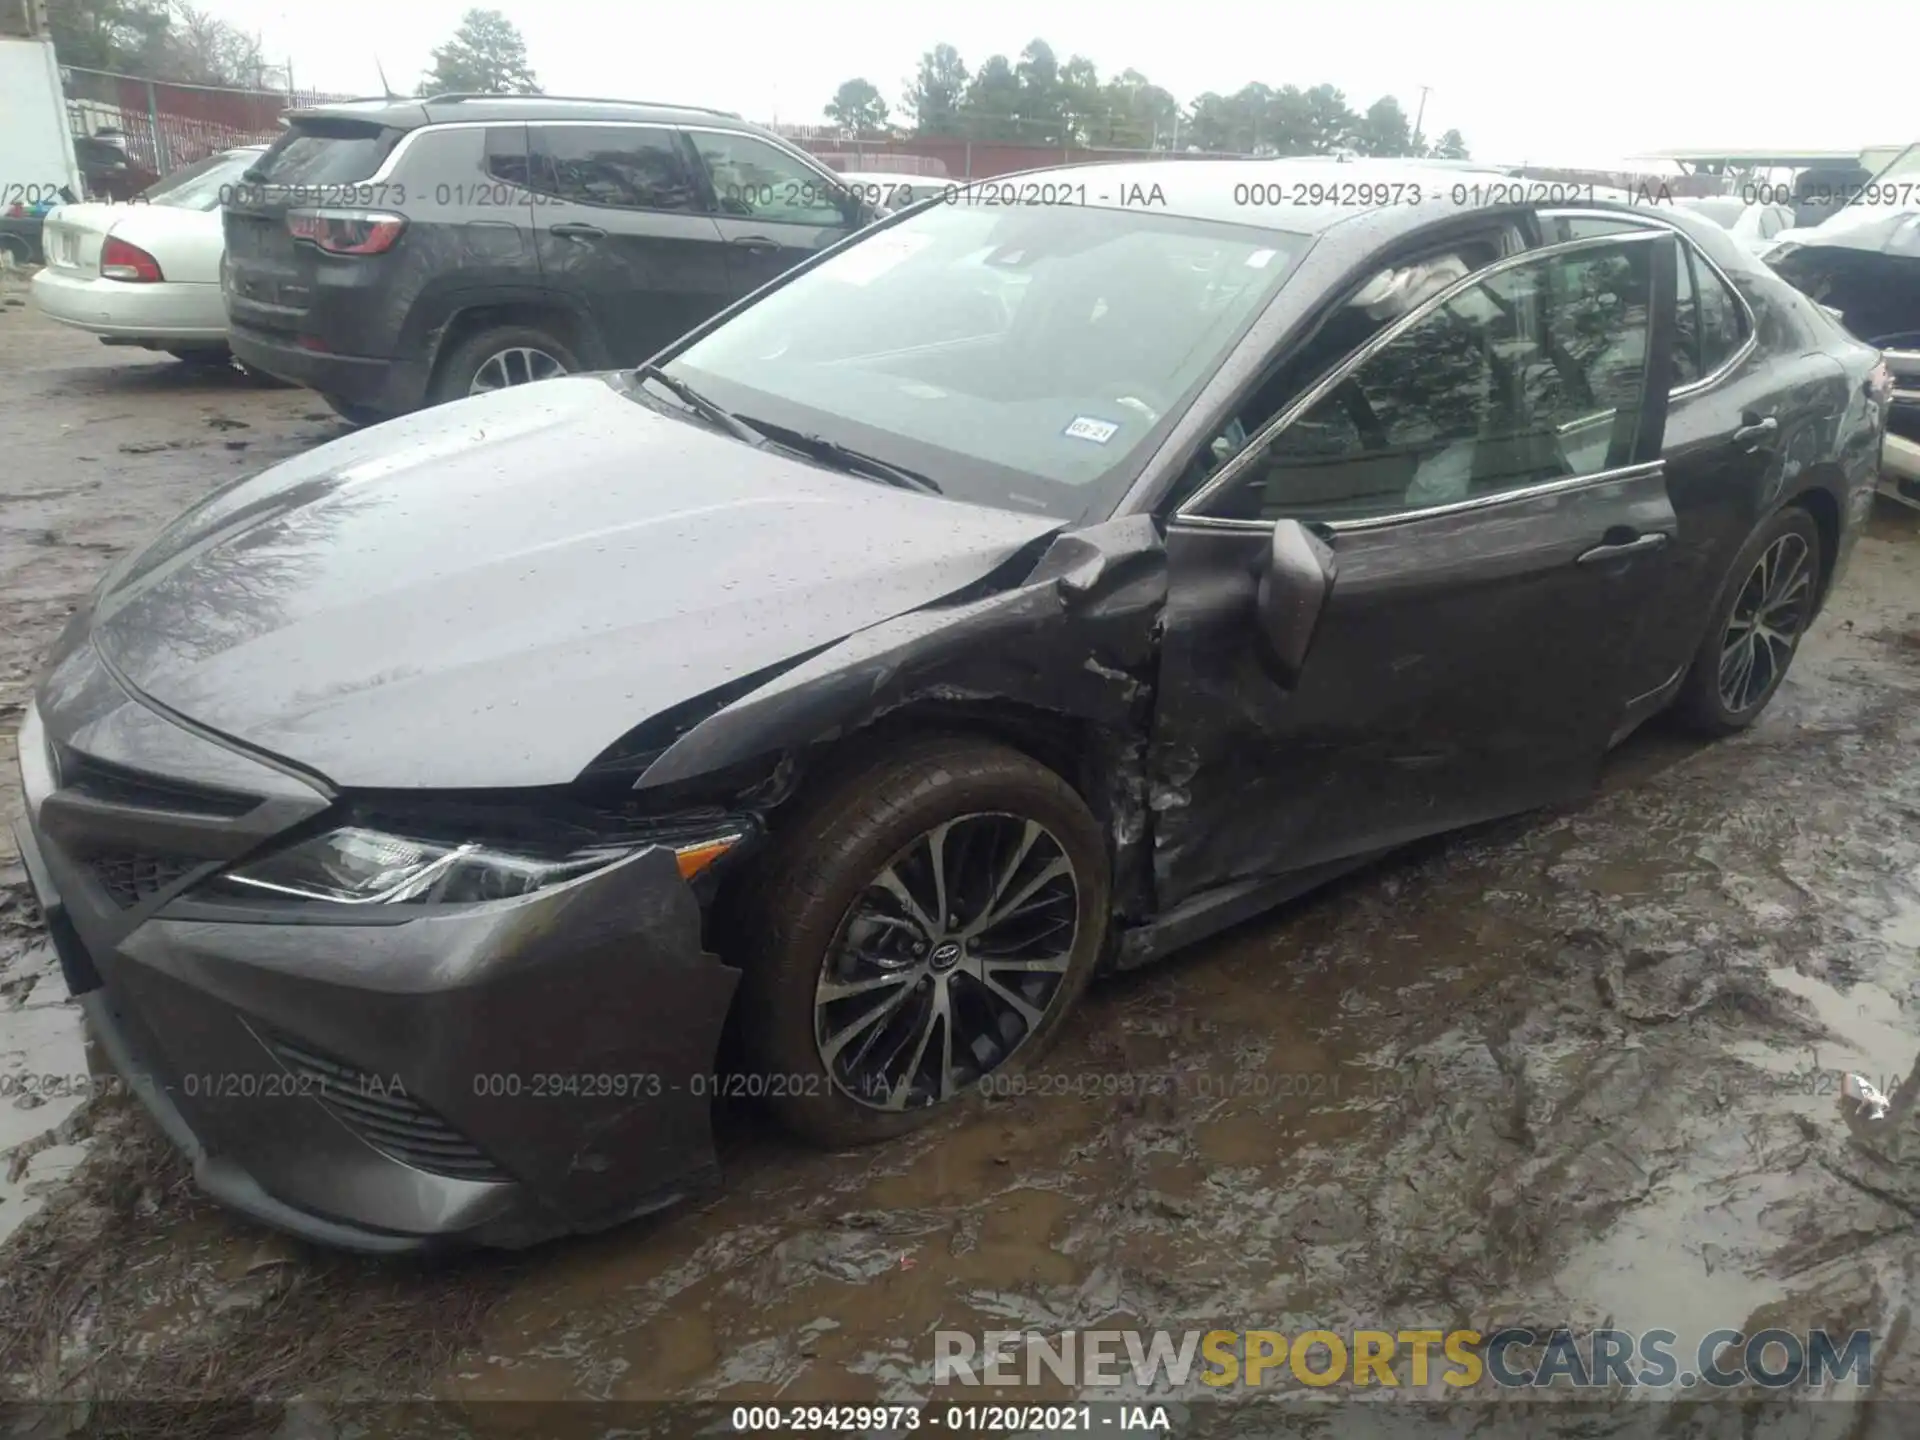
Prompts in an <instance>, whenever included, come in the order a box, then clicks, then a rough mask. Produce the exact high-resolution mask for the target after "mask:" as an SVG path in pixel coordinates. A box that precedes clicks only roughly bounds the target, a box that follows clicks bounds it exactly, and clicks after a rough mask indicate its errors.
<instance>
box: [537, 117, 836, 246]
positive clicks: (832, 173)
mask: <svg viewBox="0 0 1920 1440" xmlns="http://www.w3.org/2000/svg"><path fill="white" fill-rule="evenodd" d="M528 123H532V122H528ZM674 128H675V129H676V130H684V131H686V132H688V133H689V134H700V135H737V136H739V137H740V138H741V139H742V140H757V141H759V142H760V143H761V144H762V145H766V146H769V147H770V148H772V149H774V150H778V151H780V152H781V153H782V154H783V155H789V156H792V157H793V158H794V159H796V160H798V161H799V162H800V163H801V165H802V166H803V167H804V168H806V169H808V170H811V171H813V173H814V174H816V175H823V176H825V177H826V178H827V179H829V180H831V181H833V182H834V183H835V184H836V185H839V184H840V172H839V171H837V170H829V169H828V168H827V167H826V166H824V165H822V164H821V163H820V162H819V161H817V160H815V159H814V158H813V156H811V155H809V154H808V153H807V152H806V151H804V150H802V149H800V148H799V147H798V146H797V145H789V144H787V143H786V142H785V141H784V140H778V139H775V138H773V137H771V136H767V135H756V134H754V133H753V132H752V131H751V130H741V129H737V128H729V127H728V126H725V125H676V126H675V127H674ZM840 188H841V189H842V190H845V189H846V188H847V187H846V186H845V185H840ZM848 193H852V192H851V191H849V192H848ZM773 223H776V224H785V225H804V224H806V223H807V222H806V221H804V220H785V221H776V222H773Z"/></svg>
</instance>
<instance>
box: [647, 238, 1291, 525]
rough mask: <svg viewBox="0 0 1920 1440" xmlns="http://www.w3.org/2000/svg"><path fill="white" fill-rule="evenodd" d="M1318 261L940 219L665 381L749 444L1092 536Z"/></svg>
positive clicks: (1237, 245) (836, 265) (819, 272)
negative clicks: (1249, 334) (838, 461)
mask: <svg viewBox="0 0 1920 1440" xmlns="http://www.w3.org/2000/svg"><path fill="white" fill-rule="evenodd" d="M1308 243H1309V240H1308V237H1306V236H1302V235H1294V234H1286V233H1281V232H1277V231H1271V230H1261V229H1255V228H1253V227H1250V226H1245V225H1238V224H1225V223H1220V222H1217V221H1201V220H1189V219H1184V218H1180V217H1176V216H1171V215H1167V214H1164V213H1159V212H1153V211H1146V210H1133V209H1128V210H1109V209H1097V208H1090V207H1087V206H1082V205H1051V206H1048V205H1042V206H1023V207H1021V208H1019V209H1009V208H1007V207H1006V206H1005V205H994V204H988V203H961V204H936V205H934V206H933V207H932V208H930V209H927V210H923V211H921V212H919V213H917V214H912V215H909V216H908V217H907V218H906V219H904V220H902V221H900V222H899V223H897V224H894V225H890V226H887V227H885V228H883V229H879V230H875V231H872V232H870V233H869V234H868V236H867V238H865V239H863V240H861V241H859V242H857V243H855V244H854V245H851V246H849V247H848V248H847V249H845V250H843V251H841V252H840V253H839V254H838V255H836V256H834V257H833V258H832V259H830V260H828V261H826V262H825V263H824V264H822V265H820V266H818V267H816V268H815V269H813V270H811V271H809V272H807V273H806V274H804V275H801V276H798V277H796V278H795V279H794V280H793V281H791V282H790V283H789V284H787V285H785V286H783V287H782V288H781V289H779V290H776V291H774V292H773V293H772V294H770V295H768V296H767V297H766V298H765V299H764V300H762V301H760V302H759V303H758V304H756V305H754V306H752V307H750V308H749V309H747V310H745V311H743V312H741V314H740V315H739V316H737V317H736V318H734V319H733V320H731V321H729V322H728V323H726V324H725V325H723V326H721V327H720V328H719V329H718V330H715V331H714V332H713V333H711V334H710V335H707V336H706V337H704V338H703V339H701V340H699V341H697V342H695V343H694V344H693V345H692V346H690V347H689V348H688V349H687V350H686V351H684V352H683V353H682V354H681V355H679V356H678V357H677V358H676V359H674V360H673V361H672V362H671V363H670V364H669V366H668V367H667V368H668V369H669V370H670V371H671V372H672V373H674V374H676V375H678V376H679V377H681V378H682V379H684V380H685V381H686V382H687V383H689V384H691V385H693V386H695V387H697V388H698V389H700V390H701V391H703V392H705V393H706V394H707V395H709V396H710V397H711V398H713V399H714V400H717V401H718V402H719V403H720V404H722V405H724V406H726V407H727V408H728V409H730V410H733V411H735V412H737V413H738V414H739V415H740V416H741V418H743V419H745V420H746V421H747V422H748V423H749V424H751V423H754V422H756V421H761V422H765V423H767V424H769V425H772V426H777V427H784V428H785V429H788V430H797V431H800V432H803V433H806V434H809V435H819V436H822V437H824V438H826V439H829V440H832V441H835V442H837V443H839V444H841V445H845V446H850V447H853V448H856V449H859V450H862V451H864V452H866V453H868V454H871V455H875V456H878V457H879V458H882V459H885V460H887V461H890V462H891V463H893V464H895V465H900V466H905V467H908V468H910V469H913V470H917V471H919V472H921V473H922V474H925V475H927V476H929V477H931V478H932V479H933V480H934V481H935V482H936V483H937V484H938V485H939V486H940V487H941V489H942V490H943V491H944V492H945V493H946V494H947V495H949V496H951V497H953V498H956V499H960V500H968V501H972V502H975V503H978V504H984V505H996V506H1000V507H1003V508H1007V509H1016V510H1029V511H1039V512H1041V513H1044V514H1048V515H1055V516H1059V517H1061V518H1064V519H1069V520H1077V519H1081V518H1084V517H1087V516H1090V515H1095V514H1104V513H1105V511H1106V509H1107V508H1110V507H1111V505H1112V504H1113V502H1114V501H1116V500H1117V499H1118V497H1119V494H1120V493H1121V492H1122V491H1123V490H1124V487H1125V485H1126V483H1127V482H1128V481H1130V480H1131V478H1132V474H1133V472H1135V471H1137V468H1138V466H1139V465H1141V464H1143V463H1144V462H1145V460H1146V457H1147V456H1148V455H1149V454H1151V450H1150V449H1149V448H1147V442H1148V440H1149V438H1150V437H1152V438H1157V437H1158V436H1159V435H1160V434H1161V433H1163V432H1164V429H1165V428H1166V427H1169V426H1171V424H1172V423H1173V421H1174V420H1175V419H1177V418H1178V416H1179V414H1180V413H1181V411H1182V410H1183V409H1184V407H1185V405H1186V404H1187V403H1188V401H1189V400H1190V398H1191V394H1192V392H1194V391H1196V390H1197V389H1198V388H1199V386H1200V385H1201V384H1202V383H1204V382H1205V380H1206V379H1207V378H1208V377H1209V376H1210V375H1211V374H1212V373H1213V371H1214V370H1215V369H1216V368H1217V367H1218V365H1219V364H1220V362H1221V360H1222V359H1223V358H1224V357H1225V356H1226V354H1227V352H1228V350H1229V348H1230V347H1231V346H1232V345H1233V344H1234V342H1235V341H1236V340H1237V339H1238V338H1239V336H1240V335H1241V334H1242V332H1244V331H1245V329H1246V328H1247V326H1248V325H1250V324H1251V323H1252V322H1253V319H1254V317H1255V316H1257V315H1258V314H1259V312H1260V310H1261V309H1262V308H1263V307H1264V306H1265V304H1266V302H1267V301H1268V300H1269V299H1270V298H1271V297H1272V295H1273V294H1274V292H1275V291H1276V290H1278V289H1279V288H1280V286H1281V284H1282V283H1283V282H1284V281H1285V279H1286V277H1287V275H1288V274H1289V273H1290V272H1291V271H1292V270H1293V268H1294V266H1295V264H1296V263H1297V261H1298V260H1299V258H1300V256H1301V255H1302V254H1303V253H1304V252H1305V250H1306V248H1307V245H1308Z"/></svg>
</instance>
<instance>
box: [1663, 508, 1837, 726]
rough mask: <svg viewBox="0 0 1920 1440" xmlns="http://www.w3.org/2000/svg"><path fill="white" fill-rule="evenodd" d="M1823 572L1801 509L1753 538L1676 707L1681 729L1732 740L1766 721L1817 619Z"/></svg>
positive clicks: (1816, 539) (1811, 526)
mask: <svg viewBox="0 0 1920 1440" xmlns="http://www.w3.org/2000/svg"><path fill="white" fill-rule="evenodd" d="M1820 570H1821V564H1820V527H1819V526H1818V525H1816V524H1815V523H1814V519H1813V516H1811V515H1809V514H1808V513H1807V512H1806V511H1805V510H1802V509H1800V508H1799V507H1798V506H1789V507H1788V508H1787V509H1785V510H1782V511H1780V512H1779V513H1778V514H1776V515H1774V516H1773V517H1772V518H1771V519H1769V520H1768V521H1767V522H1766V523H1765V524H1764V525H1762V526H1761V527H1760V528H1759V529H1758V530H1756V531H1755V532H1754V533H1753V535H1752V537H1751V538H1750V539H1749V540H1748V541H1747V543H1746V544H1745V545H1744V546H1742V547H1741V550H1740V554H1739V556H1738V557H1737V558H1736V559H1735V560H1734V562H1733V568H1732V571H1731V573H1730V574H1729V576H1728V579H1727V583H1726V587H1725V589H1724V590H1723V591H1722V592H1721V595H1720V598H1719V599H1718V601H1716V603H1715V606H1714V617H1713V623H1712V624H1711V625H1710V626H1709V627H1708V629H1707V635H1706V638H1705V639H1704V640H1702V641H1701V642H1700V649H1699V651H1698V652H1697V653H1696V654H1695V655H1694V658H1693V667H1692V669H1691V670H1689V671H1688V673H1687V679H1686V682H1685V684H1684V685H1683V686H1682V687H1681V691H1680V697H1679V699H1678V700H1677V701H1676V702H1675V705H1674V713H1675V715H1676V716H1677V717H1678V718H1679V720H1680V721H1681V723H1683V724H1684V725H1686V726H1687V727H1688V728H1689V729H1692V730H1695V731H1697V732H1699V733H1701V734H1703V735H1731V734H1732V733H1733V732H1734V731H1736V730H1744V729H1746V728H1747V726H1749V725H1751V724H1752V723H1753V722H1754V721H1755V720H1758V719H1759V718H1760V715H1761V712H1762V711H1764V710H1765V709H1766V708H1767V702H1768V701H1770V700H1772V699H1773V697H1774V694H1775V692H1776V691H1778V690H1779V688H1780V682H1781V681H1782V680H1784V679H1785V678H1786V675H1787V667H1788V666H1789V665H1791V664H1792V663H1793V657H1794V653H1795V652H1796V651H1797V650H1798V649H1799V648H1800V637H1801V636H1802V635H1803V634H1804V633H1805V632H1806V628H1807V625H1808V623H1809V622H1810V621H1811V620H1812V619H1813V606H1814V600H1815V597H1817V596H1818V595H1819V593H1820Z"/></svg>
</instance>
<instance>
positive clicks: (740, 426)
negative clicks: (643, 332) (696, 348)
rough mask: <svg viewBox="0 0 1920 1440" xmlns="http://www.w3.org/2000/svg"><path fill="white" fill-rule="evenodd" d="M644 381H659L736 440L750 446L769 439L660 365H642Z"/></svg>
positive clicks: (689, 406) (698, 413)
mask: <svg viewBox="0 0 1920 1440" xmlns="http://www.w3.org/2000/svg"><path fill="white" fill-rule="evenodd" d="M636 373H637V374H638V375H639V376H640V377H641V378H642V379H644V380H655V381H658V382H659V383H660V384H661V385H662V386H663V387H665V388H666V389H668V390H670V391H672V392H673V394H674V396H675V397H676V398H677V399H678V400H679V401H680V402H681V403H682V404H683V405H685V406H686V407H687V408H688V409H689V410H692V411H693V412H694V413H695V414H697V415H701V416H703V417H705V418H706V419H708V420H711V421H712V422H713V423H714V424H715V425H718V426H719V427H720V428H721V429H722V430H725V431H727V432H729V433H730V434H732V435H733V437H734V438H735V439H736V440H744V441H746V442H747V444H749V445H764V444H766V443H767V437H766V436H764V435H762V434H761V433H760V432H759V431H758V430H756V429H754V428H753V426H751V425H749V424H748V423H747V422H746V421H744V420H742V419H741V418H740V417H739V416H738V415H736V414H734V413H733V412H732V411H731V410H729V409H727V408H726V407H725V406H722V405H717V404H715V403H714V402H713V401H711V400H709V399H708V398H707V397H706V396H704V395H702V394H701V393H700V392H699V391H698V390H696V389H694V388H693V387H692V386H691V385H689V384H687V382H686V381H684V380H682V379H681V378H680V377H679V376H677V375H669V374H668V373H667V372H666V371H664V370H662V369H661V368H660V367H659V366H658V365H642V366H641V367H640V368H639V370H638V371H637V372H636Z"/></svg>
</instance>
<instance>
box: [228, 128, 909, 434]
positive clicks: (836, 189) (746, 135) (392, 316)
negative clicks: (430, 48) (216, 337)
mask: <svg viewBox="0 0 1920 1440" xmlns="http://www.w3.org/2000/svg"><path fill="white" fill-rule="evenodd" d="M287 124H288V128H287V132H286V133H285V134H284V135H283V136H281V137H280V139H279V140H278V141H277V142H276V143H275V144H274V145H273V147H272V148H271V149H269V150H268V151H267V153H266V154H265V155H264V156H262V157H261V159H260V161H259V163H258V164H257V165H255V166H254V168H253V169H252V170H250V171H248V172H247V175H246V183H244V184H243V185H240V186H236V187H235V190H234V193H233V194H231V195H230V196H228V197H227V206H226V238H227V258H226V264H225V267H224V270H223V276H222V281H223V284H224V286H225V290H226V299H227V314H228V318H229V320H230V322H231V326H232V345H233V352H234V354H235V355H236V356H237V357H239V359H240V360H241V361H242V362H244V363H245V364H247V365H250V366H252V367H254V368H256V369H259V370H263V371H265V372H267V373H268V374H270V375H277V376H279V377H280V378H282V379H284V380H291V381H293V382H295V383H296V384H300V385H305V386H308V387H310V388H311V389H314V390H317V391H319V392H320V394H321V395H323V396H324V397H325V398H326V400H327V402H328V403H329V404H330V405H332V406H333V408H334V409H335V410H337V411H338V412H339V413H340V414H342V415H343V416H345V417H346V418H348V419H349V420H353V421H356V422H359V423H368V422H371V421H375V420H380V419H384V418H386V417H387V416H390V415H397V414H401V413H402V412H405V411H408V410H413V409H416V408H418V407H419V406H421V405H424V404H437V403H439V402H440V401H443V400H451V399H456V398H458V397H460V396H462V395H469V394H473V393H476V392H478V391H485V390H494V389H498V388H500V387H501V386H503V385H514V384H519V383H522V382H525V381H528V380H539V379H545V378H546V377H548V376H551V375H559V374H564V373H566V372H568V371H575V370H594V369H603V368H608V367H612V366H622V365H632V364H638V363H639V362H640V361H642V360H645V359H646V358H647V357H648V356H650V355H652V354H653V353H654V352H655V351H657V350H659V349H660V348H661V346H663V345H665V344H666V343H667V342H668V341H669V340H672V339H674V338H675V337H677V336H679V335H681V334H682V333H684V332H685V331H687V330H689V329H691V328H692V327H693V326H694V325H696V324H698V323H699V322H700V321H702V320H704V319H706V318H707V317H708V316H709V315H712V314H713V313H714V312H716V311H718V310H720V309H722V308H723V307H725V306H726V305H728V304H730V303H732V302H733V301H734V300H736V299H738V298H739V297H740V296H742V295H745V294H747V293H748V292H750V291H752V290H756V289H758V288H759V287H760V286H761V285H763V284H764V283H765V282H767V281H768V280H771V279H772V278H773V277H774V276H776V275H778V274H780V273H781V272H782V271H784V270H786V269H788V268H789V267H791V266H793V265H795V264H798V263H799V262H800V261H801V260H803V259H805V258H806V257H807V256H808V255H810V254H812V253H814V252H815V251H817V250H821V249H824V248H825V247H827V246H829V245H831V244H833V243H835V242H836V241H838V240H840V239H841V238H842V237H844V236H845V235H847V234H848V233H850V232H851V231H853V230H855V229H858V228H859V227H860V226H861V225H863V224H865V223H866V222H867V221H869V220H871V219H873V218H875V215H876V213H877V212H875V211H874V210H873V209H872V208H871V207H869V206H866V205H863V204H862V202H861V201H860V200H859V199H858V197H856V196H855V195H853V194H851V193H850V192H849V191H848V190H847V189H846V187H845V186H843V185H842V184H840V183H839V182H838V181H837V180H836V179H835V177H834V174H833V172H832V171H831V170H828V169H826V168H825V167H824V166H822V165H821V164H820V163H819V162H818V161H816V160H814V159H812V158H811V157H810V156H808V155H806V154H804V153H803V152H801V151H800V150H797V149H795V148H794V147H793V146H791V145H789V144H787V143H786V142H785V141H783V140H781V139H779V138H778V137H777V136H775V135H772V134H770V133H768V132H767V131H765V130H762V129H759V128H758V127H756V126H753V125H749V124H748V123H746V122H745V121H743V120H741V119H740V118H739V117H738V116H736V115H730V114H725V113H722V112H720V111H717V110H703V109H696V108H693V107H690V106H662V105H643V104H630V103H625V102H619V101H601V100H566V99H559V98H556V97H553V96H544V95H541V96H525V97H511V96H498V95H437V96H434V97H432V98H430V99H425V100H397V99H396V100H383V101H353V102H350V103H346V104H340V105H327V106H319V107H315V108H313V109H310V110H297V111H294V112H292V113H291V114H290V115H288V117H287Z"/></svg>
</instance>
